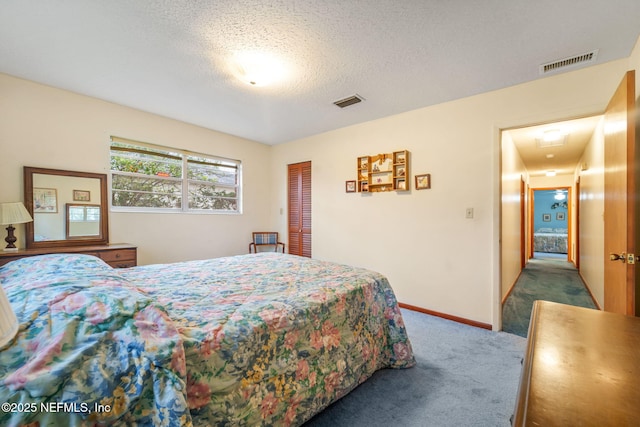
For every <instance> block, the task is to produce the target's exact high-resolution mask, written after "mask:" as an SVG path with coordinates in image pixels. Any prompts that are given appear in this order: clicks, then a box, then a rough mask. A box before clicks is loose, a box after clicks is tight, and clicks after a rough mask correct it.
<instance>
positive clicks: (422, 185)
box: [416, 173, 431, 190]
mask: <svg viewBox="0 0 640 427" xmlns="http://www.w3.org/2000/svg"><path fill="white" fill-rule="evenodd" d="M428 188H431V174H430V173H426V174H423V175H416V190H426V189H428Z"/></svg>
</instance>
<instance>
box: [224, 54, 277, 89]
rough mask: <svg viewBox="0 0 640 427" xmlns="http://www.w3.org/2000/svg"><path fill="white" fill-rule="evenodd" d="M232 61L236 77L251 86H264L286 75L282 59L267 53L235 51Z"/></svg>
mask: <svg viewBox="0 0 640 427" xmlns="http://www.w3.org/2000/svg"><path fill="white" fill-rule="evenodd" d="M234 62H235V65H236V74H237V77H238V78H239V79H240V80H242V81H243V82H245V83H247V84H250V85H252V86H266V85H269V84H271V83H274V82H277V81H279V80H282V79H283V78H284V77H285V75H286V70H285V67H284V65H283V63H282V61H280V60H279V59H278V58H276V57H275V56H273V55H270V54H267V53H262V52H237V53H236V54H235V55H234Z"/></svg>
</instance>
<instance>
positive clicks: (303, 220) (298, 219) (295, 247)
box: [289, 162, 311, 258]
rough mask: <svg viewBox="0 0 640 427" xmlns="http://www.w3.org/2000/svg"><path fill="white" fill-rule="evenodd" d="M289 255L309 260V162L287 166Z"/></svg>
mask: <svg viewBox="0 0 640 427" xmlns="http://www.w3.org/2000/svg"><path fill="white" fill-rule="evenodd" d="M289 253H290V254H294V255H300V256H306V257H309V258H311V162H303V163H295V164H292V165H289Z"/></svg>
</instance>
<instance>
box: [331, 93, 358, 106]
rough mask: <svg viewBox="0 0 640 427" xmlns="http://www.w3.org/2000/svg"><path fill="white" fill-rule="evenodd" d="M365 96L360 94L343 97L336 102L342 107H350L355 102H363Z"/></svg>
mask: <svg viewBox="0 0 640 427" xmlns="http://www.w3.org/2000/svg"><path fill="white" fill-rule="evenodd" d="M363 99H364V98H362V97H361V96H360V95H357V94H356V95H353V96H350V97H348V98H345V99H341V100H340V101H336V102H334V104H335V105H337V106H338V107H340V108H345V107H348V106H349V105H353V104H357V103H358V102H362V100H363Z"/></svg>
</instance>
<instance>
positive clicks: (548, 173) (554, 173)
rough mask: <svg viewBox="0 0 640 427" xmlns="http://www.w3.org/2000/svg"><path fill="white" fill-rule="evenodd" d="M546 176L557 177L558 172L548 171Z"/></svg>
mask: <svg viewBox="0 0 640 427" xmlns="http://www.w3.org/2000/svg"><path fill="white" fill-rule="evenodd" d="M545 175H547V176H556V171H547V173H546V174H545Z"/></svg>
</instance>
